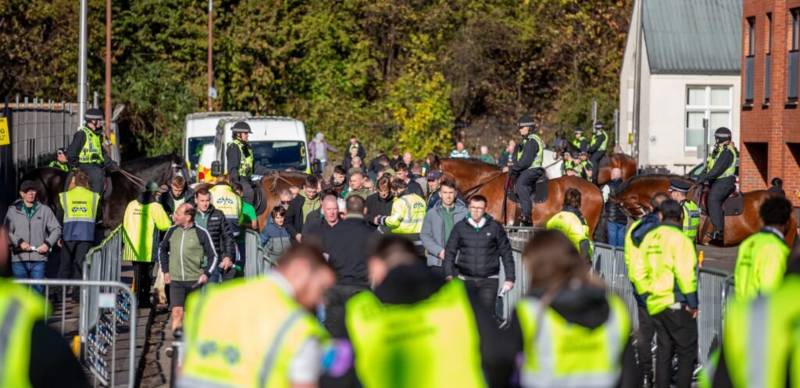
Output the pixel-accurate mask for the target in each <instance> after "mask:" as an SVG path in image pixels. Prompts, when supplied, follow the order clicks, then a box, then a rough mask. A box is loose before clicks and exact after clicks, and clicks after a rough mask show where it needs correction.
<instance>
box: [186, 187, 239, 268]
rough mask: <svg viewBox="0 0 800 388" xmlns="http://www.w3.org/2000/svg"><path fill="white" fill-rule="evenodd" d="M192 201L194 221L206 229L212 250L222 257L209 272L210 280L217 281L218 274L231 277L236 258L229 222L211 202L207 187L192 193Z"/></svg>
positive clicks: (231, 228)
mask: <svg viewBox="0 0 800 388" xmlns="http://www.w3.org/2000/svg"><path fill="white" fill-rule="evenodd" d="M194 202H195V203H196V204H197V208H196V210H197V212H196V214H195V217H194V223H195V224H197V225H199V226H200V227H202V228H204V229H206V230H207V231H208V234H209V235H210V236H211V243H212V244H213V245H214V250H215V251H216V252H217V255H218V257H220V258H222V260H221V261H220V262H219V263H218V264H219V265H218V266H217V268H216V269H215V271H214V272H213V273H211V279H210V280H211V282H212V283H217V282H219V280H220V274H222V277H223V278H224V279H225V280H228V279H232V278H233V277H234V275H236V271H235V270H234V268H233V263H234V259H235V258H236V244H235V241H234V238H233V227H232V226H231V224H230V222H226V220H225V214H223V213H222V211H221V210H219V209H216V208H214V205H212V204H211V193H209V192H208V189H206V188H200V189H198V190H197V192H196V193H195V194H194Z"/></svg>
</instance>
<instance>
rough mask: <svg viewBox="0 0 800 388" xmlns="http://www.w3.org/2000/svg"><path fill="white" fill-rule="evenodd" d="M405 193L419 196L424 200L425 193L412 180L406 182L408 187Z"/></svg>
mask: <svg viewBox="0 0 800 388" xmlns="http://www.w3.org/2000/svg"><path fill="white" fill-rule="evenodd" d="M406 193H409V194H411V193H413V194H416V195H419V196H420V198H425V193H424V192H423V191H422V186H420V185H419V183H417V181H415V180H414V179H411V180H409V181H408V187H407V188H406Z"/></svg>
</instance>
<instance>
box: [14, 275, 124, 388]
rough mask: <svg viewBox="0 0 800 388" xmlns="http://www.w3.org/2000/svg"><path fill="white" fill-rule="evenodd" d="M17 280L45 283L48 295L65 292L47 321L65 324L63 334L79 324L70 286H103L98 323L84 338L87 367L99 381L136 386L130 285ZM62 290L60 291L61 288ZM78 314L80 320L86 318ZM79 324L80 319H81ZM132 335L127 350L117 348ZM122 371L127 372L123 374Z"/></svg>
mask: <svg viewBox="0 0 800 388" xmlns="http://www.w3.org/2000/svg"><path fill="white" fill-rule="evenodd" d="M16 282H17V283H20V284H25V285H28V286H29V287H34V286H37V287H44V289H45V295H50V294H51V291H54V290H55V291H56V292H55V295H61V299H60V300H57V303H56V304H55V309H54V310H53V311H55V312H60V313H59V314H56V315H53V314H51V315H50V316H48V317H47V318H46V322H47V323H48V324H50V325H51V327H58V328H61V330H62V334H67V332H74V328H75V326H76V322H75V320H76V318H75V315H76V312H75V311H74V308H70V307H68V306H67V303H66V297H67V294H68V292H67V291H68V289H70V288H71V289H73V290H75V289H79V290H80V292H81V294H82V295H85V294H86V293H87V290H89V289H96V290H103V291H101V292H99V293H98V301H99V303H97V304H96V305H95V306H93V309H94V310H95V311H94V312H93V315H95V316H96V317H97V320H98V324H97V325H95V326H93V327H91V328H90V329H89V330H88V332H87V336H86V337H85V338H82V341H81V343H82V345H83V349H84V350H85V351H84V352H83V353H82V356H83V357H82V361H83V363H84V365H85V366H86V368H87V369H88V370H89V371H91V372H92V375H93V377H94V381H95V385H96V384H98V383H99V384H101V385H103V386H121V385H122V386H128V387H133V386H134V383H135V373H136V334H137V333H136V313H135V311H136V299H135V298H134V297H133V294H132V293H131V290H130V288H129V287H128V286H127V285H125V284H122V283H120V282H113V281H89V280H56V279H18V280H16ZM59 291H60V292H59ZM84 311H85V304H81V308H80V313H79V314H80V315H81V316H82V315H83V314H84ZM82 318H83V317H81V318H78V321H83V319H82ZM78 324H79V323H78ZM123 336H125V337H127V339H128V349H127V352H117V344H119V343H122V342H123V341H122V337H123ZM118 371H124V372H125V373H124V374H123V375H122V376H120V375H118V373H117V372H118Z"/></svg>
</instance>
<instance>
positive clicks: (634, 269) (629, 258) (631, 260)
mask: <svg viewBox="0 0 800 388" xmlns="http://www.w3.org/2000/svg"><path fill="white" fill-rule="evenodd" d="M641 223H642V219H638V220H636V221H633V222H632V223H631V226H629V227H628V230H627V231H625V245H624V247H623V248H624V250H623V255H624V257H625V268H627V270H628V280H630V281H631V284H632V285H633V288H634V289H636V293H637V294H639V295H641V294H642V293H644V290H643V289H642V288H641V286H640V284H641V280H642V278H644V256H643V255H642V250H641V249H640V247H637V246H636V244H634V243H633V231H634V229H636V227H638V226H639V224H641Z"/></svg>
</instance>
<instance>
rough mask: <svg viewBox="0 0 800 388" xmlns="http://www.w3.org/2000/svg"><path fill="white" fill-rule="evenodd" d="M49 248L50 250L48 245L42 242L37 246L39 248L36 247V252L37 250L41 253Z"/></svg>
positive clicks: (44, 252)
mask: <svg viewBox="0 0 800 388" xmlns="http://www.w3.org/2000/svg"><path fill="white" fill-rule="evenodd" d="M49 250H50V247H48V246H47V244H42V245H40V246H39V248H36V252H39V254H42V255H44V254H46V253H47V251H49Z"/></svg>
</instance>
